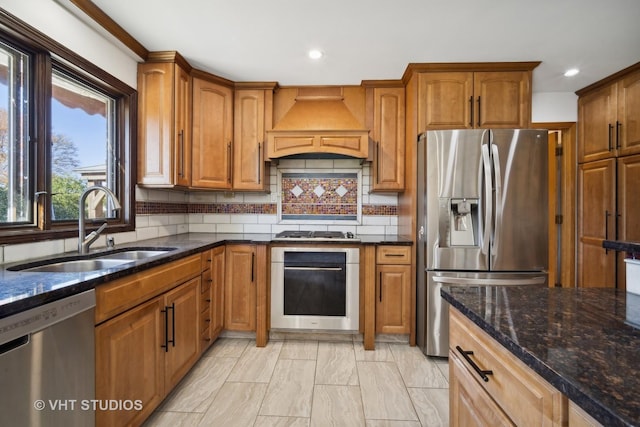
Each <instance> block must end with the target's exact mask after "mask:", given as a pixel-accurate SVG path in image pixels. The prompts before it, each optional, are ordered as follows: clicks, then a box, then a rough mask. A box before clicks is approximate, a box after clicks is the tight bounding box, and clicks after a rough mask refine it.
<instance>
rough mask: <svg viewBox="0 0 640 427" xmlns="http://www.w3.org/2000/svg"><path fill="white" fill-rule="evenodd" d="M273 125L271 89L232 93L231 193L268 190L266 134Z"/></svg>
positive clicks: (243, 90) (245, 90)
mask: <svg viewBox="0 0 640 427" xmlns="http://www.w3.org/2000/svg"><path fill="white" fill-rule="evenodd" d="M272 122H273V89H236V91H235V102H234V140H233V141H234V142H233V189H234V190H254V191H256V190H257V191H265V190H268V189H269V168H268V167H267V166H268V164H267V162H266V130H267V129H270V128H271V126H272Z"/></svg>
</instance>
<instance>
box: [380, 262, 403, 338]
mask: <svg viewBox="0 0 640 427" xmlns="http://www.w3.org/2000/svg"><path fill="white" fill-rule="evenodd" d="M410 275H411V266H409V265H378V267H377V279H378V287H377V290H376V293H377V298H376V333H380V334H408V333H409V317H410V314H411V308H410V301H411V295H410V292H411V288H410V282H411V281H410Z"/></svg>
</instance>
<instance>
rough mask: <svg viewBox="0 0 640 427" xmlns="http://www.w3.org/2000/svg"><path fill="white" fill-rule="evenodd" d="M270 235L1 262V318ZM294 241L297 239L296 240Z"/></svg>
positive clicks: (365, 240)
mask: <svg viewBox="0 0 640 427" xmlns="http://www.w3.org/2000/svg"><path fill="white" fill-rule="evenodd" d="M358 237H359V238H360V240H359V241H356V242H354V243H355V244H365V245H368V244H375V245H383V244H406V245H411V240H410V239H406V238H403V237H397V236H384V235H375V236H374V235H366V236H358ZM273 238H274V235H273V234H241V233H229V234H221V233H217V234H216V233H187V234H178V235H173V236H167V237H160V238H156V239H149V240H143V241H138V242H133V243H128V244H122V245H117V249H122V248H134V247H135V248H175V250H172V251H170V252H167V253H166V254H163V255H158V256H155V257H152V258H148V259H145V260H140V261H135V262H131V263H127V264H122V265H120V266H117V267H113V268H109V269H105V270H100V271H93V272H88V273H44V272H25V271H9V270H7V268H10V267H12V266H14V265H17V264H25V263H27V262H34V263H36V264H37V263H38V261H47V260H48V259H49V258H41V259H34V260H29V261H22V262H17V263H12V264H5V265H0V319H2V318H4V317H8V316H11V315H13V314H16V313H20V312H22V311H25V310H28V309H30V308H34V307H37V306H40V305H43V304H46V303H48V302H51V301H55V300H58V299H61V298H65V297H68V296H71V295H74V294H77V293H80V292H84V291H86V290H89V289H93V288H95V287H96V286H97V285H100V284H102V283H107V282H109V281H112V280H115V279H118V278H120V277H124V276H128V275H130V274H134V273H137V272H139V271H143V270H146V269H149V268H152V267H156V266H158V265H162V264H165V263H167V262H171V261H175V260H178V259H180V258H184V257H187V256H189V255H192V254H195V253H198V252H202V251H204V250H207V249H209V248H213V247H215V246H218V245H223V244H226V243H253V244H270V243H272V241H273ZM287 243H288V242H287ZM294 243H297V241H296V242H294ZM309 243H323V244H325V243H329V244H330V243H331V242H324V241H323V242H318V241H315V242H311V241H310V242H309ZM340 243H344V242H340ZM104 251H105V249H99V250H96V251H92V254H94V253H96V254H97V253H99V252H104ZM61 257H64V258H67V257H68V258H70V259H73V258H78V257H79V256H78V254H77V253H75V252H73V253H66V254H60V255H59V256H56V257H55V258H56V259H57V258H61Z"/></svg>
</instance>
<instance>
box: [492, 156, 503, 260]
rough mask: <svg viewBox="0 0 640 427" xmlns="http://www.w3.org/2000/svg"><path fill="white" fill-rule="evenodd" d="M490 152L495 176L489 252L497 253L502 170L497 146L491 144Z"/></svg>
mask: <svg viewBox="0 0 640 427" xmlns="http://www.w3.org/2000/svg"><path fill="white" fill-rule="evenodd" d="M491 153H492V158H493V173H494V176H495V188H496V201H495V203H496V213H495V218H494V223H493V241H492V242H491V253H492V254H497V253H498V244H499V243H500V225H501V224H502V170H501V169H500V153H499V151H498V146H497V145H495V144H491Z"/></svg>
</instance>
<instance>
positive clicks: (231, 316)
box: [224, 245, 256, 331]
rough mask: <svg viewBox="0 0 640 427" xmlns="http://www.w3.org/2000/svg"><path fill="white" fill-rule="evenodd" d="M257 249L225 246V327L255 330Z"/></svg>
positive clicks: (251, 246)
mask: <svg viewBox="0 0 640 427" xmlns="http://www.w3.org/2000/svg"><path fill="white" fill-rule="evenodd" d="M255 254H256V248H255V246H254V245H227V248H226V252H225V295H224V304H225V310H224V328H225V329H228V330H233V331H255V329H256V271H255V268H256V265H255V257H256V256H255Z"/></svg>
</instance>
